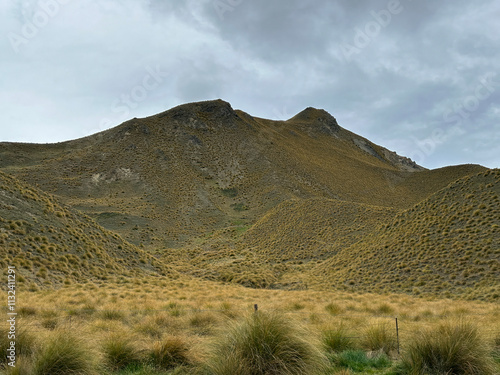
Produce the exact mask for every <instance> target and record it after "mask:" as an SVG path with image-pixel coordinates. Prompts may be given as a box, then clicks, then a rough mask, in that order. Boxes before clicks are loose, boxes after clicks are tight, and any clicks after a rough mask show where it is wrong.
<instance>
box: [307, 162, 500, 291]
mask: <svg viewBox="0 0 500 375" xmlns="http://www.w3.org/2000/svg"><path fill="white" fill-rule="evenodd" d="M499 228H500V170H490V171H486V172H483V173H480V174H476V175H474V176H469V177H464V178H462V179H460V180H458V181H456V182H454V183H451V184H450V185H448V186H447V187H446V188H444V189H442V190H440V191H438V192H436V193H435V194H433V195H432V196H431V197H429V198H427V199H425V200H424V201H422V202H420V203H418V204H417V205H415V206H413V207H412V208H410V209H408V210H405V211H403V212H401V213H399V214H398V215H396V216H395V218H394V219H393V220H391V221H388V222H387V224H385V225H382V226H380V227H379V228H378V229H377V230H376V231H373V232H372V233H370V234H369V235H368V236H366V237H365V238H364V239H363V240H361V241H359V242H358V243H356V244H354V245H352V246H350V247H345V248H343V249H342V251H340V252H339V253H338V254H336V255H335V256H333V257H331V258H330V259H329V260H327V261H325V262H323V263H322V264H321V265H319V266H317V267H316V268H314V269H313V270H312V272H311V275H312V277H313V278H314V279H316V281H317V282H318V283H320V284H322V285H324V283H328V284H330V285H331V286H333V287H337V288H338V287H340V288H346V289H349V290H360V291H372V292H387V291H391V292H402V293H413V294H417V295H419V294H428V295H441V296H444V297H451V296H465V297H470V298H485V299H490V300H498V299H500V260H499V259H500V230H499Z"/></svg>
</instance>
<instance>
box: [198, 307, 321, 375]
mask: <svg viewBox="0 0 500 375" xmlns="http://www.w3.org/2000/svg"><path fill="white" fill-rule="evenodd" d="M306 337H307V336H306V335H305V333H304V332H303V331H302V330H301V329H299V328H298V327H296V326H294V325H293V324H292V323H291V322H290V320H289V319H287V318H284V317H282V316H279V315H272V314H267V313H263V312H259V313H256V314H252V315H251V316H249V317H248V318H247V319H246V320H244V321H243V322H241V323H239V324H238V323H234V324H233V325H231V326H230V327H229V329H228V331H227V332H226V333H225V334H223V335H221V337H219V338H218V340H217V341H216V342H214V343H213V345H212V353H211V357H209V359H208V363H207V368H208V372H209V373H211V374H217V375H234V374H239V375H264V374H297V375H300V374H304V375H305V374H307V375H310V374H314V373H316V372H318V371H322V370H324V364H325V360H326V358H325V357H324V356H323V355H322V354H321V352H320V351H319V350H318V349H317V348H316V347H315V346H314V345H313V344H312V343H311V342H310V341H308V340H307V339H306Z"/></svg>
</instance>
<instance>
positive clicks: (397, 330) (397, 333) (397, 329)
mask: <svg viewBox="0 0 500 375" xmlns="http://www.w3.org/2000/svg"><path fill="white" fill-rule="evenodd" d="M396 338H397V341H398V355H399V325H398V318H396Z"/></svg>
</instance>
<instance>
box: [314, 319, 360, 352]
mask: <svg viewBox="0 0 500 375" xmlns="http://www.w3.org/2000/svg"><path fill="white" fill-rule="evenodd" d="M321 341H322V343H323V347H324V349H325V350H326V351H327V352H333V353H335V352H343V351H345V350H352V349H355V348H356V343H355V341H354V338H353V334H352V333H351V332H349V331H348V330H347V329H346V328H345V327H344V326H342V325H340V326H338V327H335V328H333V329H328V330H325V331H323V333H322V335H321Z"/></svg>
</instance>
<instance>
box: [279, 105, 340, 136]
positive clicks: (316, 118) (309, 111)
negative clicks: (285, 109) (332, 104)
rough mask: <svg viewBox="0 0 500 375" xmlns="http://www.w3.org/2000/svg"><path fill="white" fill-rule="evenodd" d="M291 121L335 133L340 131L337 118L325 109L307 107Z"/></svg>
mask: <svg viewBox="0 0 500 375" xmlns="http://www.w3.org/2000/svg"><path fill="white" fill-rule="evenodd" d="M289 121H294V122H307V123H309V124H312V125H315V126H317V125H319V126H321V128H325V130H326V129H328V130H331V131H333V132H335V133H336V132H338V131H339V130H340V126H339V124H338V123H337V120H336V119H335V117H333V116H332V115H331V114H330V113H328V112H327V111H325V110H324V109H317V108H313V107H307V108H306V109H304V110H303V111H302V112H300V113H298V114H296V115H295V116H294V117H292V118H291V119H290V120H289Z"/></svg>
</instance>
